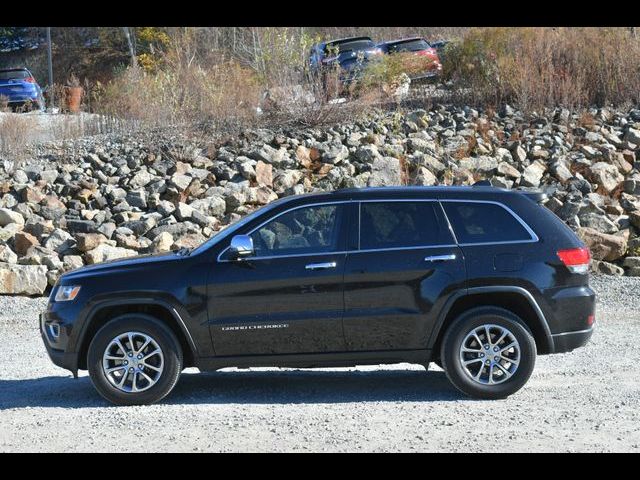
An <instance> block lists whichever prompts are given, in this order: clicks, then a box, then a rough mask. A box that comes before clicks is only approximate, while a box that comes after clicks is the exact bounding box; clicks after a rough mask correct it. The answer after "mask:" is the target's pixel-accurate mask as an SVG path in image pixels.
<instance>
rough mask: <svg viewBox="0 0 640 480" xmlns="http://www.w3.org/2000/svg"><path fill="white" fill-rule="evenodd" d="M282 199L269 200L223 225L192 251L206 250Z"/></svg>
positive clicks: (283, 199)
mask: <svg viewBox="0 0 640 480" xmlns="http://www.w3.org/2000/svg"><path fill="white" fill-rule="evenodd" d="M284 201H285V198H281V199H278V200H275V201H273V202H271V203H270V204H269V205H265V206H263V207H260V208H258V209H257V210H254V211H253V212H251V213H250V214H249V215H247V216H246V217H243V218H241V219H240V220H238V221H237V222H235V223H232V224H231V225H229V226H227V227H225V228H224V229H222V230H219V231H218V232H217V233H214V234H213V236H212V237H210V238H209V239H208V240H207V241H206V242H204V243H202V244H201V245H199V246H198V247H196V248H195V250H194V251H193V253H194V254H195V253H200V252H203V251H205V250H207V249H208V248H210V247H212V246H213V245H215V244H216V243H218V242H220V241H221V240H224V239H225V238H227V237H228V236H230V235H233V233H234V232H236V231H237V230H239V229H241V228H242V227H243V226H245V225H246V224H248V223H249V222H251V221H252V220H253V219H255V218H256V217H258V216H259V215H262V214H263V213H265V212H268V211H269V210H271V209H273V208H275V207H277V206H278V205H280V204H281V203H283V202H284Z"/></svg>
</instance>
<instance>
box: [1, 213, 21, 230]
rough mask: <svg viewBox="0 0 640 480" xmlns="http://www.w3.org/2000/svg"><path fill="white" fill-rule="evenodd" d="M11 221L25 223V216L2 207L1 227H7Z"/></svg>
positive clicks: (19, 223)
mask: <svg viewBox="0 0 640 480" xmlns="http://www.w3.org/2000/svg"><path fill="white" fill-rule="evenodd" d="M10 223H17V224H18V225H24V217H23V216H22V215H20V214H19V213H18V212H14V211H13V210H9V209H8V208H0V227H5V226H7V225H9V224H10Z"/></svg>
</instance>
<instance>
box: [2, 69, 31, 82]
mask: <svg viewBox="0 0 640 480" xmlns="http://www.w3.org/2000/svg"><path fill="white" fill-rule="evenodd" d="M28 76H29V72H27V71H26V70H5V71H3V72H0V80H21V79H23V78H27V77H28Z"/></svg>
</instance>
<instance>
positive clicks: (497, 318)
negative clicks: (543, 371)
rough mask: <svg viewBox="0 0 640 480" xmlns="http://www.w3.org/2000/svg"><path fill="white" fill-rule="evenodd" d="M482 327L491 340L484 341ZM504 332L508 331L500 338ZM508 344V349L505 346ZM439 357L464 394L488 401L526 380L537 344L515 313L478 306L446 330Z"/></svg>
mask: <svg viewBox="0 0 640 480" xmlns="http://www.w3.org/2000/svg"><path fill="white" fill-rule="evenodd" d="M485 326H488V329H489V339H490V342H491V343H487V342H486V338H487V334H486V332H487V330H486V329H485V328H484V327H485ZM505 331H506V332H507V334H506V335H505V336H504V337H503V339H502V340H500V337H501V336H502V334H503V333H504V332H505ZM472 332H475V333H476V336H474V335H473V333H472ZM483 332H484V333H483ZM478 340H479V341H480V344H478V343H479V342H478ZM514 340H515V342H514ZM493 342H495V343H493ZM463 343H464V346H465V347H466V350H465V351H464V352H463V350H462V347H463ZM487 345H489V349H488V350H487V349H486V347H487ZM509 345H511V348H506V347H509ZM496 347H497V349H498V350H497V351H495V350H494V349H495V348H496ZM501 349H504V351H501ZM476 352H477V353H476ZM487 357H492V359H491V360H488V359H487ZM493 359H498V362H495V361H494V360H493ZM440 360H441V362H442V367H443V368H444V371H445V372H446V374H447V377H448V378H449V380H450V381H451V383H453V385H454V386H455V387H456V388H457V389H458V390H460V391H461V392H462V393H464V394H465V395H468V396H469V397H472V398H478V399H489V400H494V399H500V398H506V397H508V396H509V395H511V394H513V393H515V392H517V391H518V390H520V388H522V387H523V386H524V384H525V383H527V381H528V380H529V377H530V376H531V373H532V372H533V368H534V366H535V361H536V343H535V340H534V338H533V336H532V334H531V332H530V331H529V329H528V328H527V326H526V324H525V323H524V322H523V321H522V320H521V319H520V318H519V317H518V316H517V315H515V314H513V313H512V312H510V311H508V310H504V309H502V308H497V307H489V308H488V307H479V308H475V309H472V310H469V311H467V312H465V313H463V314H462V315H461V316H459V317H458V318H456V320H454V322H453V323H452V324H451V326H450V327H449V328H448V329H447V331H446V332H445V335H444V338H443V340H442V346H441V351H440ZM487 361H488V362H490V363H489V364H487V363H486V362H487ZM463 362H466V363H467V366H465V365H464V364H463ZM496 363H499V365H500V366H498V365H497V364H496ZM474 377H475V378H474Z"/></svg>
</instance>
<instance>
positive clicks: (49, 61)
mask: <svg viewBox="0 0 640 480" xmlns="http://www.w3.org/2000/svg"><path fill="white" fill-rule="evenodd" d="M47 64H48V68H49V109H53V106H54V102H53V62H52V60H51V27H47Z"/></svg>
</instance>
